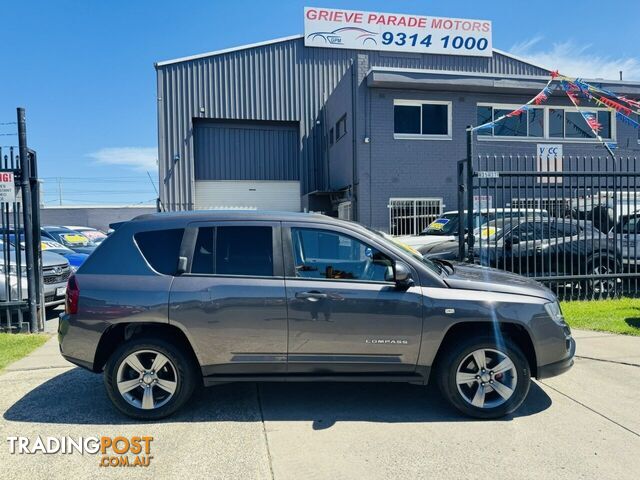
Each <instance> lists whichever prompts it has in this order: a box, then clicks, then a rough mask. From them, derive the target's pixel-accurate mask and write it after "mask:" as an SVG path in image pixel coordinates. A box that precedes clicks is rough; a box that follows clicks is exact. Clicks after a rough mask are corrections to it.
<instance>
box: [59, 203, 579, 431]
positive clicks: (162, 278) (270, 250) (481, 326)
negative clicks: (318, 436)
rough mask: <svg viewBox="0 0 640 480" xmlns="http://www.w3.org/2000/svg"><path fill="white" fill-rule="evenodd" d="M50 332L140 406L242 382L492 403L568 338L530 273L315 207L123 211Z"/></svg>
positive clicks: (555, 360) (563, 356) (565, 365)
mask: <svg viewBox="0 0 640 480" xmlns="http://www.w3.org/2000/svg"><path fill="white" fill-rule="evenodd" d="M58 337H59V342H60V350H61V352H62V355H63V356H64V357H65V358H66V359H67V360H69V361H71V362H73V363H75V364H77V365H80V366H82V367H84V368H87V369H89V370H91V371H93V372H104V383H105V386H106V390H107V393H108V395H109V397H110V398H111V400H112V401H113V403H114V405H115V406H116V407H117V408H118V409H119V410H120V411H121V412H123V413H124V414H126V415H129V416H131V417H134V418H138V419H158V418H162V417H165V416H167V415H170V414H172V413H173V412H175V411H176V410H178V409H179V408H180V407H181V406H183V405H184V404H185V402H187V400H188V399H189V397H190V396H191V394H192V392H193V390H194V389H195V388H196V387H197V386H199V385H205V386H209V385H215V384H218V383H223V382H241V381H251V382H254V381H377V382H378V381H385V382H411V383H415V384H420V385H426V384H427V383H429V382H430V381H433V382H434V383H437V384H438V385H439V387H440V390H441V391H442V394H443V395H444V397H445V398H446V399H447V400H448V401H449V402H450V403H451V404H452V405H453V406H455V407H456V408H457V409H459V410H460V411H462V412H464V413H465V414H467V415H471V416H474V417H480V418H496V417H500V416H502V415H506V414H508V413H511V412H513V411H514V410H515V409H517V408H518V406H520V404H521V403H522V402H523V401H524V399H525V397H526V396H527V392H528V390H529V385H530V379H531V377H537V378H545V377H550V376H553V375H558V374H560V373H562V372H564V371H566V370H567V369H569V368H570V367H571V365H572V364H573V355H574V352H575V343H574V340H573V338H572V337H571V332H570V330H569V327H568V326H567V325H566V323H565V322H564V319H563V317H562V312H561V311H560V307H559V305H558V302H557V300H556V298H555V296H554V295H553V294H552V293H551V291H550V290H548V289H547V288H544V287H543V286H541V285H539V284H538V283H535V282H533V281H531V280H528V279H526V278H522V277H519V276H516V275H512V274H508V273H503V272H499V271H497V270H491V269H488V268H483V267H478V266H474V265H463V264H451V263H449V262H438V263H434V262H432V261H429V260H426V259H424V258H422V256H420V255H418V254H416V253H415V251H413V250H412V249H411V248H409V247H406V246H403V245H402V244H397V243H394V242H393V241H392V240H389V239H387V238H384V237H383V236H381V235H380V234H378V233H376V232H374V231H372V230H369V229H367V228H365V227H363V226H360V225H358V224H356V223H352V222H345V221H341V220H336V219H332V218H329V217H326V216H323V215H317V214H300V213H297V214H296V213H270V212H238V211H233V212H224V211H212V212H183V213H161V214H152V215H144V216H141V217H137V218H136V219H134V220H132V221H130V222H126V223H124V224H121V225H120V226H119V227H118V228H117V229H116V231H115V232H114V233H113V234H112V235H111V236H110V237H109V238H107V239H106V240H105V241H104V242H103V243H102V244H101V245H100V246H99V247H98V248H97V249H96V251H95V252H94V253H93V254H92V255H91V256H89V258H87V260H86V261H85V263H84V264H83V265H82V266H81V267H80V268H79V269H78V271H77V272H76V274H75V275H74V276H73V277H71V279H70V280H69V283H68V287H67V298H66V312H65V313H64V314H63V315H61V321H60V326H59V331H58Z"/></svg>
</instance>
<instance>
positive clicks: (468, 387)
mask: <svg viewBox="0 0 640 480" xmlns="http://www.w3.org/2000/svg"><path fill="white" fill-rule="evenodd" d="M438 365H439V366H438V371H437V375H438V384H439V386H440V391H441V392H442V394H443V396H444V397H445V398H446V399H447V400H448V401H449V402H450V403H451V404H452V405H453V406H454V407H456V408H457V409H458V410H460V411H461V412H463V413H465V414H466V415H469V416H472V417H476V418H484V419H490V418H499V417H502V416H504V415H508V414H510V413H512V412H514V411H515V410H516V409H517V408H518V407H519V406H520V405H521V404H522V402H523V401H524V399H525V397H526V396H527V393H528V392H529V386H530V384H531V373H530V369H529V363H528V362H527V359H526V358H525V356H524V355H523V353H522V351H521V350H520V349H519V348H518V346H517V345H516V344H514V343H513V342H512V341H510V340H509V339H508V338H499V339H494V338H491V337H486V338H473V339H469V340H467V341H463V342H460V343H456V344H455V345H453V346H452V347H451V348H449V350H448V351H447V352H446V353H445V355H444V356H443V358H442V359H440V360H439V362H438Z"/></svg>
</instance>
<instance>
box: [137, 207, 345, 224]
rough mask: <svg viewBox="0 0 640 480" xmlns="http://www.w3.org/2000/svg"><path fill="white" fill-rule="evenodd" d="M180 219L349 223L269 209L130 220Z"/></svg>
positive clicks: (164, 214) (150, 215)
mask: <svg viewBox="0 0 640 480" xmlns="http://www.w3.org/2000/svg"><path fill="white" fill-rule="evenodd" d="M176 220H182V221H184V223H190V222H211V221H217V220H241V221H242V220H263V221H283V222H287V221H288V222H322V223H336V224H338V223H351V222H348V221H346V220H339V219H337V218H333V217H329V216H327V215H323V214H321V213H302V212H280V211H271V210H193V211H183V212H158V213H147V214H144V215H139V216H137V217H135V218H133V219H132V220H131V221H132V222H142V221H145V222H153V221H158V222H163V221H176Z"/></svg>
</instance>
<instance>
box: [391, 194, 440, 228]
mask: <svg viewBox="0 0 640 480" xmlns="http://www.w3.org/2000/svg"><path fill="white" fill-rule="evenodd" d="M388 208H389V233H390V234H391V235H418V234H419V233H420V232H421V231H423V230H424V229H425V228H427V226H428V225H429V224H430V223H431V222H433V221H434V220H435V219H436V218H438V217H439V216H440V215H441V214H442V198H390V199H389V205H388Z"/></svg>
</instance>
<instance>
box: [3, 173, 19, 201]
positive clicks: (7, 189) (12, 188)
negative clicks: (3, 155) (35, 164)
mask: <svg viewBox="0 0 640 480" xmlns="http://www.w3.org/2000/svg"><path fill="white" fill-rule="evenodd" d="M15 201H16V184H15V181H14V178H13V172H0V202H15Z"/></svg>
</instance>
